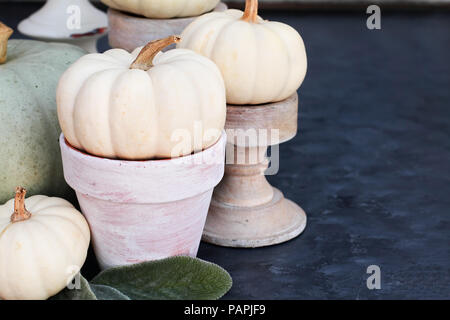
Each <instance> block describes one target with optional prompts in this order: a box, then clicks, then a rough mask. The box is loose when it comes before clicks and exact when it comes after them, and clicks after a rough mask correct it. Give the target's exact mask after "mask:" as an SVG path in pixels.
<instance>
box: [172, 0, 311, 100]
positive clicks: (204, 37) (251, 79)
mask: <svg viewBox="0 0 450 320" xmlns="http://www.w3.org/2000/svg"><path fill="white" fill-rule="evenodd" d="M181 37H182V39H183V40H182V41H181V43H180V44H178V48H187V49H191V50H194V51H195V52H198V53H200V54H202V55H204V56H206V57H208V58H210V59H211V60H213V61H214V62H215V63H216V64H217V66H218V67H219V69H220V71H221V72H222V75H223V78H224V80H225V86H226V89H227V102H228V103H229V104H238V105H248V104H261V103H270V102H277V101H281V100H284V99H286V98H288V97H289V96H291V95H292V94H293V93H294V92H295V91H296V90H297V89H298V88H299V87H300V85H301V84H302V82H303V80H304V78H305V75H306V69H307V58H306V51H305V45H304V43H303V40H302V38H301V36H300V35H299V33H298V32H297V31H296V30H295V29H294V28H292V27H290V26H288V25H286V24H284V23H280V22H271V21H265V20H262V19H261V18H260V17H258V0H247V1H246V7H245V12H244V13H243V12H242V11H240V10H234V9H231V10H227V11H225V12H213V13H208V14H205V15H203V16H201V17H199V18H197V19H196V20H194V22H192V23H191V24H190V25H189V26H188V27H187V28H186V29H185V30H184V31H183V33H182V34H181Z"/></svg>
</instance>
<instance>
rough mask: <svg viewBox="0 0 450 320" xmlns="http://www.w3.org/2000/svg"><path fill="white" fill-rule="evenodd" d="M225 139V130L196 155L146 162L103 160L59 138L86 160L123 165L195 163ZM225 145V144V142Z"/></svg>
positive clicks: (64, 138) (148, 160)
mask: <svg viewBox="0 0 450 320" xmlns="http://www.w3.org/2000/svg"><path fill="white" fill-rule="evenodd" d="M226 139H227V135H226V133H225V130H223V131H222V135H221V136H220V138H219V139H217V141H216V142H215V143H214V144H212V145H211V146H210V147H208V148H207V149H205V150H202V151H201V152H197V153H192V154H190V155H187V156H183V157H178V158H170V159H169V158H167V159H147V160H125V159H111V158H103V157H100V156H96V155H93V154H90V153H87V152H85V151H82V150H80V149H77V148H75V147H74V146H72V145H71V144H70V143H69V141H67V139H66V137H65V136H64V133H61V136H60V140H64V144H65V145H66V146H67V147H68V148H69V149H70V150H72V151H73V152H76V153H78V154H81V155H83V156H85V157H88V158H92V159H93V160H94V161H105V162H111V163H121V164H122V163H125V164H134V163H161V164H163V163H168V162H171V163H174V164H175V163H176V162H180V163H185V162H186V161H195V160H196V158H198V157H203V156H205V154H206V153H209V152H214V149H215V147H217V145H218V144H219V143H221V142H222V140H226ZM225 143H226V142H225Z"/></svg>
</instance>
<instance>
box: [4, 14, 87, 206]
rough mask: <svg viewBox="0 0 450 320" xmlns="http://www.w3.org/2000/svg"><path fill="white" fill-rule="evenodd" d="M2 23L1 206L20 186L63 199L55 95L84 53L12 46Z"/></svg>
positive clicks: (33, 44)
mask: <svg viewBox="0 0 450 320" xmlns="http://www.w3.org/2000/svg"><path fill="white" fill-rule="evenodd" d="M11 34H12V30H11V29H10V28H8V27H7V26H5V25H4V24H2V23H0V145H1V148H2V151H1V154H0V168H1V170H0V203H4V202H5V201H7V200H8V199H9V197H10V193H11V190H14V188H15V187H16V186H17V185H26V186H28V188H29V193H30V194H31V195H33V194H48V195H51V196H53V195H64V194H65V193H66V192H67V191H68V187H67V185H66V183H65V182H64V177H63V171H62V163H61V156H60V149H59V144H58V137H59V135H60V132H61V130H60V128H59V125H58V118H57V114H56V101H55V91H56V86H57V83H58V79H59V77H60V76H61V74H62V73H63V72H64V71H65V70H66V69H67V67H68V66H69V65H70V64H71V63H73V62H74V61H75V60H76V59H78V58H79V57H81V56H82V55H84V54H85V51H84V50H82V49H81V48H78V47H75V46H72V45H68V44H57V43H44V42H39V41H32V40H10V41H8V39H9V37H10V36H11Z"/></svg>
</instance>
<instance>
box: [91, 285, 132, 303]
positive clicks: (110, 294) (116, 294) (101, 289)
mask: <svg viewBox="0 0 450 320" xmlns="http://www.w3.org/2000/svg"><path fill="white" fill-rule="evenodd" d="M91 290H92V292H94V294H95V295H96V296H97V299H98V300H131V299H130V298H129V297H127V296H126V295H124V294H123V293H122V292H120V291H119V290H117V289H114V288H112V287H110V286H104V285H101V284H91Z"/></svg>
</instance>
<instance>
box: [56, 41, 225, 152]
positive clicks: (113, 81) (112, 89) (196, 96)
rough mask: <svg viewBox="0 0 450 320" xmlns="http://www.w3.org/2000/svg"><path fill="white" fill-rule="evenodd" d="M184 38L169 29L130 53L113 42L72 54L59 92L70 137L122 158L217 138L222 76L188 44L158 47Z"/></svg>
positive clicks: (201, 145) (194, 147)
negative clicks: (72, 60) (100, 51)
mask: <svg viewBox="0 0 450 320" xmlns="http://www.w3.org/2000/svg"><path fill="white" fill-rule="evenodd" d="M179 40H180V39H179V37H176V36H171V37H168V38H166V39H162V40H156V41H153V42H150V43H149V44H147V45H146V46H145V47H144V48H143V49H142V50H141V48H138V49H136V50H135V51H134V52H133V53H131V54H130V53H128V52H127V51H125V50H122V49H112V50H109V51H106V52H105V53H103V54H89V55H86V56H84V57H82V58H80V59H79V60H78V61H77V62H75V63H74V64H73V65H72V66H71V67H70V68H69V69H68V70H67V71H66V72H65V73H64V74H63V76H62V77H61V79H60V82H59V86H58V89H57V94H56V101H57V105H58V117H59V122H60V125H61V128H62V131H63V133H64V136H65V138H66V139H67V141H68V142H69V143H70V144H71V145H72V146H73V147H75V148H77V149H79V150H83V151H86V152H88V153H90V154H92V155H96V156H100V157H104V158H112V159H125V160H148V159H155V158H156V159H167V158H174V157H179V156H184V155H188V154H191V153H192V152H193V151H202V150H203V149H206V148H208V147H210V146H212V145H213V144H215V143H216V142H217V141H218V140H219V138H220V136H221V134H222V131H223V128H224V126H225V118H226V99H225V85H224V82H223V79H222V76H221V74H220V71H219V69H218V68H217V66H216V65H215V64H214V63H213V62H212V61H210V60H209V59H207V58H205V57H203V56H201V55H199V54H196V53H195V52H193V51H191V50H186V49H174V50H170V51H168V52H166V53H161V52H160V51H161V50H162V49H163V48H165V47H167V46H168V45H171V44H173V43H176V42H178V41H179ZM133 61H134V62H133ZM183 134H184V137H183ZM182 140H183V141H182ZM180 145H181V147H180Z"/></svg>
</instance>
